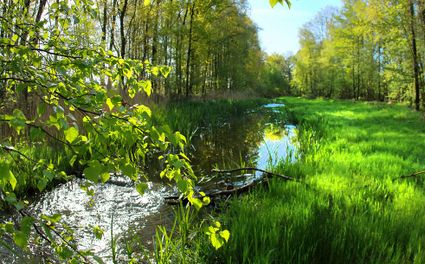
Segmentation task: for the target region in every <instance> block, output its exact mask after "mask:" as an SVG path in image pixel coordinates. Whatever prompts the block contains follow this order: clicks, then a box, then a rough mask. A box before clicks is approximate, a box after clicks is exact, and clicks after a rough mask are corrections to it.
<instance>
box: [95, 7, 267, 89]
mask: <svg viewBox="0 0 425 264" xmlns="http://www.w3.org/2000/svg"><path fill="white" fill-rule="evenodd" d="M144 2H148V3H149V4H148V5H145V4H143V1H137V0H98V2H97V5H98V8H99V9H100V10H102V13H103V15H102V16H101V17H100V20H99V21H98V23H99V26H100V28H101V30H102V32H101V33H100V32H99V39H102V41H103V42H104V46H105V47H109V49H111V50H112V51H113V52H114V53H115V54H117V55H119V56H121V57H123V58H131V59H139V60H142V61H148V62H149V63H151V64H160V65H167V66H171V67H172V71H171V72H170V75H169V77H168V78H167V80H155V81H154V82H153V92H154V93H155V94H160V95H167V96H186V97H187V96H191V95H194V94H198V95H202V94H206V93H208V92H224V91H225V92H227V91H233V90H240V89H246V88H254V87H256V85H257V83H258V70H257V69H258V68H259V67H260V64H261V49H260V47H259V43H258V37H257V28H256V26H255V25H254V23H253V22H252V21H251V19H250V18H249V17H248V15H247V14H246V12H247V8H248V7H247V3H246V1H244V0H220V1H219V0H209V1H201V0H184V1H173V0H151V1H144ZM116 36H120V37H119V38H117V37H116Z"/></svg>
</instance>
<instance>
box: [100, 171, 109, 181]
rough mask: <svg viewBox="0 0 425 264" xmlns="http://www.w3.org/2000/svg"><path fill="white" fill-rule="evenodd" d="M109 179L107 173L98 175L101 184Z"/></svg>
mask: <svg viewBox="0 0 425 264" xmlns="http://www.w3.org/2000/svg"><path fill="white" fill-rule="evenodd" d="M110 178H111V175H110V174H109V173H108V172H104V173H102V174H100V180H101V181H102V183H105V182H107V181H108V180H109V179H110Z"/></svg>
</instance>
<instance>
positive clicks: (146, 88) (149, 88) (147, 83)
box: [142, 80, 152, 96]
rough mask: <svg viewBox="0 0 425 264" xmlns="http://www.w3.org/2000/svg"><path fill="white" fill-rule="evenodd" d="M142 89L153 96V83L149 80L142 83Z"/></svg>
mask: <svg viewBox="0 0 425 264" xmlns="http://www.w3.org/2000/svg"><path fill="white" fill-rule="evenodd" d="M142 87H143V90H144V91H145V93H146V94H147V95H148V96H151V94H152V83H151V81H149V80H147V81H142Z"/></svg>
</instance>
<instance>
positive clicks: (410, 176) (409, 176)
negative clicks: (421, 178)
mask: <svg viewBox="0 0 425 264" xmlns="http://www.w3.org/2000/svg"><path fill="white" fill-rule="evenodd" d="M422 174H425V170H423V171H417V172H414V173H412V174H409V175H403V176H400V177H396V178H393V181H396V180H402V179H406V178H413V177H416V176H418V175H422Z"/></svg>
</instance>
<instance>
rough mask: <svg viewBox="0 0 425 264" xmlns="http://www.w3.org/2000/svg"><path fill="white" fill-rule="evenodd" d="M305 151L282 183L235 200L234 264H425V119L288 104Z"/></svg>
mask: <svg viewBox="0 0 425 264" xmlns="http://www.w3.org/2000/svg"><path fill="white" fill-rule="evenodd" d="M284 101H285V103H286V104H287V107H288V109H289V110H290V111H292V112H293V114H294V115H295V116H296V118H297V120H298V126H299V129H300V130H299V140H300V144H301V152H300V157H299V160H298V162H296V163H295V164H280V165H279V166H278V167H277V168H275V169H276V171H277V172H279V173H284V174H287V175H289V176H293V177H297V178H300V179H302V180H303V181H304V183H292V182H282V181H280V180H275V181H272V182H271V184H270V186H269V187H270V188H268V189H257V190H255V191H253V192H251V193H250V194H248V195H245V196H242V197H240V198H237V199H234V200H232V202H231V204H230V206H229V207H228V210H227V211H226V212H225V213H224V214H223V216H222V218H223V222H224V223H225V225H226V227H228V228H229V229H230V230H231V239H230V241H229V244H228V245H227V246H225V247H224V248H222V249H220V250H219V251H218V252H216V253H211V254H210V255H208V258H209V261H208V262H212V261H215V262H227V263H425V252H424V250H425V236H424V234H425V207H424V204H425V193H424V181H423V179H422V178H421V177H420V176H418V177H411V178H407V179H398V177H400V176H402V175H409V174H411V173H413V172H416V171H420V170H423V169H425V155H424V150H425V121H424V119H423V116H421V114H419V113H416V112H412V111H411V110H409V109H407V108H406V107H402V106H391V105H384V104H373V103H361V102H349V101H329V100H305V99H297V98H284Z"/></svg>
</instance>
